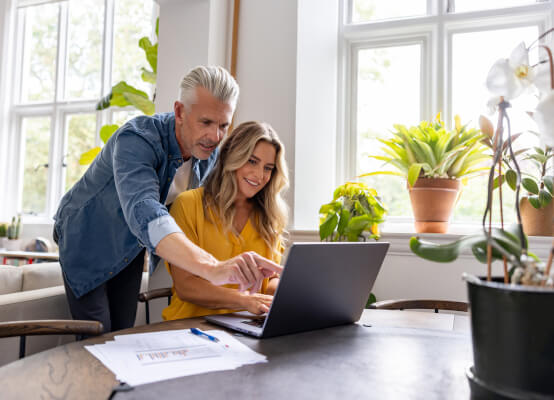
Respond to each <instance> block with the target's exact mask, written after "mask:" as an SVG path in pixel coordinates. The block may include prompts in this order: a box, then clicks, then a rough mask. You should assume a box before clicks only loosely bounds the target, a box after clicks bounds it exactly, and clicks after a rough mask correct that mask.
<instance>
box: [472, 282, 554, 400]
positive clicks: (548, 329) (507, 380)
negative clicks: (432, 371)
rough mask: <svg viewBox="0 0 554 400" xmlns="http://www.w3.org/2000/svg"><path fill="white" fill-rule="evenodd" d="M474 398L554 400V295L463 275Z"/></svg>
mask: <svg viewBox="0 0 554 400" xmlns="http://www.w3.org/2000/svg"><path fill="white" fill-rule="evenodd" d="M464 279H465V280H466V281H467V287H468V297H469V303H470V309H471V333H472V340H473V360H474V366H473V367H471V368H469V369H468V371H467V377H468V379H469V383H470V387H471V397H472V399H526V400H527V399H552V398H554V318H553V313H554V290H552V289H546V288H536V287H526V286H511V285H505V284H504V283H500V282H494V281H493V282H486V281H484V280H481V279H479V278H477V277H475V276H472V275H465V274H464Z"/></svg>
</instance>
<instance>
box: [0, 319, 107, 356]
mask: <svg viewBox="0 0 554 400" xmlns="http://www.w3.org/2000/svg"><path fill="white" fill-rule="evenodd" d="M103 331H104V326H103V325H102V323H101V322H98V321H81V320H63V319H62V320H59V319H51V320H48V319H46V320H29V321H7V322H0V338H7V337H14V336H19V337H20V338H19V358H23V357H25V338H26V337H27V336H31V335H88V336H98V335H101V334H102V333H103Z"/></svg>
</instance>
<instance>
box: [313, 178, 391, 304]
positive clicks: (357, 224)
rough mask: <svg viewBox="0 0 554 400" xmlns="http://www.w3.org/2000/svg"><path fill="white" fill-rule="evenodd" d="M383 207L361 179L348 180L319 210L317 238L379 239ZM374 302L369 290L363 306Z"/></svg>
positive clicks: (346, 239)
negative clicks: (358, 180) (357, 180)
mask: <svg viewBox="0 0 554 400" xmlns="http://www.w3.org/2000/svg"><path fill="white" fill-rule="evenodd" d="M386 212H387V210H386V209H385V207H384V206H383V204H381V200H380V199H379V197H378V196H377V191H376V190H375V189H371V188H369V187H367V185H365V184H364V183H362V182H348V183H345V184H344V185H341V186H339V187H338V188H336V189H335V192H334V193H333V200H332V201H331V202H330V203H327V204H324V205H322V206H321V208H320V209H319V217H320V220H319V221H320V224H319V237H320V239H321V240H322V241H323V240H326V241H335V242H336V241H343V242H344V241H350V242H357V241H360V240H362V241H366V240H367V239H368V238H369V239H375V240H379V238H380V234H379V224H380V223H383V222H384V221H385V214H386ZM376 301H377V299H376V297H375V295H374V294H373V293H370V295H369V299H368V300H367V304H366V308H367V307H369V305H370V304H372V303H375V302H376Z"/></svg>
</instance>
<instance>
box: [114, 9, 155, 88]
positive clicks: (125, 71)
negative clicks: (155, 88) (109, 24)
mask: <svg viewBox="0 0 554 400" xmlns="http://www.w3.org/2000/svg"><path fill="white" fill-rule="evenodd" d="M152 4H153V3H152V0H146V1H135V0H117V1H116V7H115V21H114V25H115V26H114V31H115V38H114V39H115V41H114V48H113V61H112V63H113V67H112V84H114V85H115V84H116V83H117V82H119V81H126V82H127V83H128V84H130V85H132V86H134V87H136V88H137V89H141V90H144V91H145V92H147V93H149V90H150V85H149V84H148V83H146V82H144V81H143V80H142V79H141V78H140V76H141V73H142V71H141V67H144V68H148V69H150V66H149V64H148V62H147V61H146V57H145V55H144V51H143V50H142V49H141V48H140V47H139V46H138V41H139V40H140V38H141V37H143V36H148V37H150V35H151V33H152V7H153V5H152Z"/></svg>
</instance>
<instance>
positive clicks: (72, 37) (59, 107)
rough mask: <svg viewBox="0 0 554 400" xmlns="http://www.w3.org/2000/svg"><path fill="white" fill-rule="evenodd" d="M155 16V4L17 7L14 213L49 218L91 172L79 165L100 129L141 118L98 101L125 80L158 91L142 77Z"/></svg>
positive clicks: (68, 1) (43, 1) (129, 0)
mask: <svg viewBox="0 0 554 400" xmlns="http://www.w3.org/2000/svg"><path fill="white" fill-rule="evenodd" d="M155 10H156V9H155V2H154V1H153V0H145V1H133V0H19V1H15V7H14V12H15V16H14V36H13V37H14V38H15V41H16V42H15V43H16V45H15V46H13V52H12V54H9V55H8V59H9V60H10V61H11V62H12V63H13V65H14V68H13V77H11V78H12V84H11V91H10V93H11V95H10V99H9V113H8V115H9V130H8V132H9V135H10V140H9V143H10V155H9V157H10V161H11V162H10V166H11V167H12V168H11V171H12V172H10V177H9V178H8V182H9V183H11V184H12V187H14V188H17V189H16V190H15V192H16V193H15V196H13V194H14V193H12V196H13V197H14V200H12V202H11V203H8V211H9V215H13V214H15V213H16V212H22V213H24V214H28V215H34V216H38V217H39V218H44V219H45V220H46V219H49V218H50V217H51V216H52V215H53V214H54V212H55V210H56V207H57V204H58V202H59V200H60V198H61V197H62V196H63V194H64V193H65V192H66V191H67V190H69V189H70V188H71V187H72V186H73V184H74V183H75V182H76V181H77V180H78V179H79V178H80V177H81V176H82V175H83V173H84V172H85V171H86V168H87V167H85V166H81V165H80V164H79V162H78V160H79V157H80V155H81V154H82V153H83V152H84V151H86V150H88V149H90V148H91V147H93V146H95V145H98V144H100V139H99V137H98V132H99V130H100V127H101V126H102V125H104V124H107V123H118V124H121V123H123V122H125V121H126V120H128V119H130V118H132V117H133V116H135V115H136V112H135V111H134V110H131V109H129V110H127V109H124V108H117V109H116V110H113V109H109V110H105V111H96V102H97V101H98V100H99V99H100V98H101V97H102V96H104V95H106V94H107V93H108V92H109V91H110V89H111V86H112V85H113V84H115V83H117V82H118V81H120V80H125V81H127V82H128V83H130V84H132V85H136V87H138V88H140V89H142V90H145V91H147V92H148V91H149V90H151V89H150V87H149V86H148V85H145V84H144V82H142V81H141V79H140V73H141V67H148V66H147V64H146V60H145V57H144V55H143V52H142V50H141V49H140V48H139V46H138V40H139V39H140V38H141V37H143V36H152V34H153V27H154V21H155V15H154V13H155ZM14 170H15V171H14ZM4 212H5V211H4ZM7 216H8V215H6V217H7Z"/></svg>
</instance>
